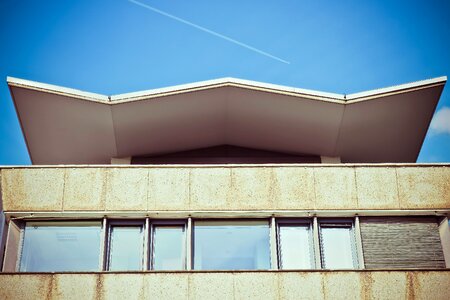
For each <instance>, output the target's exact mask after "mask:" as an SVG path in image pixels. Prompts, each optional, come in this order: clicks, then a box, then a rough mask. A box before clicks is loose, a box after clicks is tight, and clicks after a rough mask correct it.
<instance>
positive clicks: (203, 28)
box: [128, 0, 290, 64]
mask: <svg viewBox="0 0 450 300" xmlns="http://www.w3.org/2000/svg"><path fill="white" fill-rule="evenodd" d="M128 1H129V2H131V3H134V4H136V5H139V6H141V7H144V8H146V9H149V10H151V11H154V12H156V13H158V14H160V15H163V16H165V17H168V18H171V19H173V20H175V21H178V22H181V23H184V24H186V25H189V26H191V27H194V28H196V29H198V30H201V31H203V32H206V33H209V34H211V35H214V36H216V37H219V38H221V39H224V40H226V41H228V42H230V43H233V44H236V45H238V46H241V47H244V48H246V49H248V50H251V51H253V52H256V53H259V54H261V55H264V56H266V57H269V58H272V59H275V60H277V61H279V62H282V63H285V64H290V62H288V61H287V60H284V59H282V58H279V57H278V56H275V55H272V54H270V53H267V52H265V51H262V50H259V49H257V48H255V47H252V46H250V45H247V44H245V43H242V42H239V41H238V40H235V39H232V38H230V37H228V36H226V35H223V34H220V33H218V32H215V31H213V30H210V29H208V28H205V27H203V26H200V25H197V24H194V23H192V22H189V21H187V20H185V19H182V18H179V17H177V16H174V15H171V14H169V13H166V12H165V11H162V10H160V9H157V8H154V7H152V6H150V5H147V4H145V3H142V2H139V1H136V0H128Z"/></svg>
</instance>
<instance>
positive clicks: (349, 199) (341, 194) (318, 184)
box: [314, 167, 358, 209]
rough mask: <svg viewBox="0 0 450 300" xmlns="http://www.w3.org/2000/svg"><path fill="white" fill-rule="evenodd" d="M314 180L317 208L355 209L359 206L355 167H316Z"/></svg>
mask: <svg viewBox="0 0 450 300" xmlns="http://www.w3.org/2000/svg"><path fill="white" fill-rule="evenodd" d="M314 182H315V193H316V203H315V207H316V209H355V208H357V207H358V206H357V199H356V184H355V170H354V168H349V167H323V168H321V167H318V168H314Z"/></svg>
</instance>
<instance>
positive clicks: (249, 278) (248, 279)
mask: <svg viewBox="0 0 450 300" xmlns="http://www.w3.org/2000/svg"><path fill="white" fill-rule="evenodd" d="M278 298H279V296H278V276H277V274H276V273H257V274H255V273H235V274H234V299H278Z"/></svg>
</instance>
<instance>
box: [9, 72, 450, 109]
mask: <svg viewBox="0 0 450 300" xmlns="http://www.w3.org/2000/svg"><path fill="white" fill-rule="evenodd" d="M6 81H7V83H8V85H13V86H23V87H29V88H34V89H37V90H45V91H51V92H55V93H60V94H67V95H72V96H75V97H78V98H85V99H92V100H95V101H101V102H109V103H111V102H116V101H124V100H132V99H133V98H142V97H145V96H152V95H158V94H164V93H171V92H182V91H184V90H190V89H199V88H205V87H208V86H214V85H222V84H237V85H246V86H250V87H255V88H262V89H269V90H275V91H280V92H288V93H293V94H299V95H310V96H316V97H324V98H330V99H332V100H341V101H343V102H344V101H346V100H347V101H349V100H357V99H361V98H366V97H370V96H375V95H380V94H385V93H390V92H398V91H402V90H406V89H414V88H420V87H423V86H428V85H433V84H444V83H445V82H446V81H447V76H441V77H436V78H432V79H426V80H420V81H415V82H411V83H406V84H400V85H396V86H391V87H386V88H380V89H374V90H369V91H364V92H359V93H354V94H349V95H346V96H345V95H342V94H335V93H328V92H320V91H314V90H308V89H301V88H295V87H289V86H283V85H276V84H271V83H263V82H258V81H252V80H245V79H238V78H233V77H223V78H218V79H212V80H205V81H198V82H193V83H187V84H181V85H175V86H170V87H163V88H156V89H150V90H144V91H138V92H131V93H124V94H117V95H112V96H110V97H108V96H106V95H103V94H97V93H90V92H85V91H81V90H77V89H72V88H66V87H62V86H58V85H53V84H47V83H41V82H36V81H31V80H26V79H20V78H15V77H10V76H8V77H6Z"/></svg>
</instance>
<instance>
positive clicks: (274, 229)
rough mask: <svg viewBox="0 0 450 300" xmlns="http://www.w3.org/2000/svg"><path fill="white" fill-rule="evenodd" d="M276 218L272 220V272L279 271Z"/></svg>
mask: <svg viewBox="0 0 450 300" xmlns="http://www.w3.org/2000/svg"><path fill="white" fill-rule="evenodd" d="M276 224H277V223H276V220H275V217H272V218H271V219H270V256H271V259H270V261H271V268H272V270H277V269H278V255H277V248H278V247H277V242H279V241H277V225H276Z"/></svg>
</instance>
